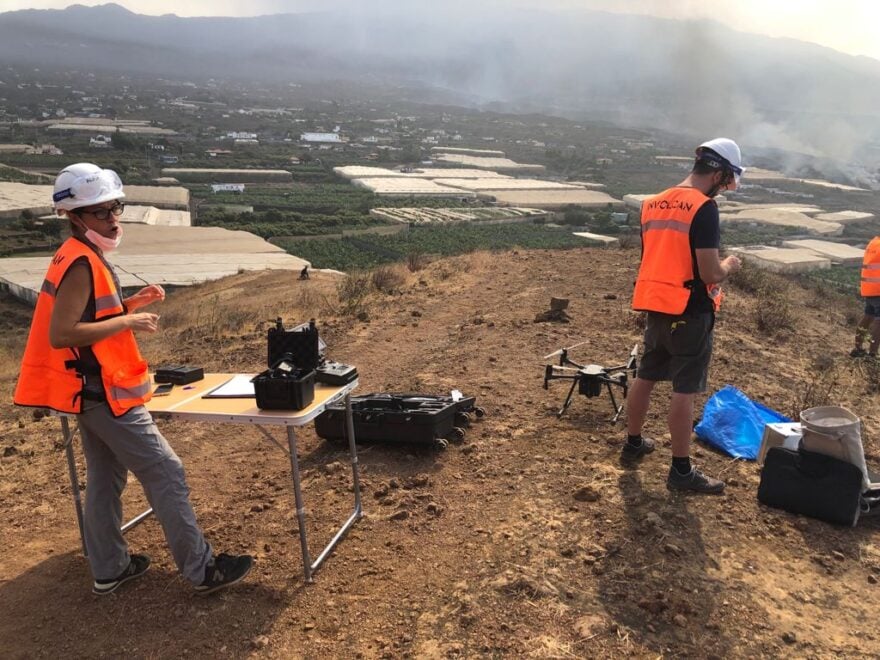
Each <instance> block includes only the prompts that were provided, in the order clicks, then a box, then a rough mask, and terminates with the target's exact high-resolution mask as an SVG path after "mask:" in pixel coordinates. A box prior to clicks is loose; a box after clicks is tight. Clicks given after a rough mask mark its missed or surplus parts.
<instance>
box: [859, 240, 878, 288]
mask: <svg viewBox="0 0 880 660" xmlns="http://www.w3.org/2000/svg"><path fill="white" fill-rule="evenodd" d="M861 292H862V295H863V296H865V297H866V298H870V297H873V296H880V236H875V237H874V238H873V239H871V242H870V243H868V247H866V248H865V257H864V258H863V259H862V286H861Z"/></svg>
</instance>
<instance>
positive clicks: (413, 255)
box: [406, 250, 428, 273]
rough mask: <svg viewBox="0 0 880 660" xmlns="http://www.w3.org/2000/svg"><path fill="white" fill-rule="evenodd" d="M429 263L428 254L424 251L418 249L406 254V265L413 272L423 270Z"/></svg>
mask: <svg viewBox="0 0 880 660" xmlns="http://www.w3.org/2000/svg"><path fill="white" fill-rule="evenodd" d="M427 265H428V256H427V255H426V254H425V253H424V252H419V251H418V250H416V251H413V252H410V253H409V254H408V255H406V267H407V268H408V269H409V272H411V273H415V272H416V271H419V270H422V269H423V268H424V267H425V266H427Z"/></svg>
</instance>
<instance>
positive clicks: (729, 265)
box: [721, 254, 742, 277]
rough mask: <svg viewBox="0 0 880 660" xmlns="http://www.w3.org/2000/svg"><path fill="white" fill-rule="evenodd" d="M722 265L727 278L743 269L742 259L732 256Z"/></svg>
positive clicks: (725, 259)
mask: <svg viewBox="0 0 880 660" xmlns="http://www.w3.org/2000/svg"><path fill="white" fill-rule="evenodd" d="M721 265H722V266H724V269H725V270H726V271H727V276H728V277H730V276H731V275H733V274H734V273H736V272H738V271H739V269H740V268H742V259H740V258H739V257H737V256H736V255H734V254H732V255H730V256H729V257H725V258H724V260H723V261H722V262H721Z"/></svg>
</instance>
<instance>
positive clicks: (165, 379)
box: [153, 365, 205, 385]
mask: <svg viewBox="0 0 880 660" xmlns="http://www.w3.org/2000/svg"><path fill="white" fill-rule="evenodd" d="M204 377H205V370H204V369H202V368H201V367H187V366H184V365H173V366H162V367H158V368H157V369H156V375H155V376H154V377H153V378H154V380H155V381H156V382H157V383H172V384H174V385H187V384H188V383H195V382H196V381H198V380H202V379H203V378H204Z"/></svg>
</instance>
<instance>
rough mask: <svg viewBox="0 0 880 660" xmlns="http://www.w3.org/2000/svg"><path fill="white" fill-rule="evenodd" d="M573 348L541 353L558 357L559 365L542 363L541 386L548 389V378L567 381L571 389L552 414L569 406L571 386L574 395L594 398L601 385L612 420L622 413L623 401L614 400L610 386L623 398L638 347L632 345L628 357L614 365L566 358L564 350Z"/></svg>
mask: <svg viewBox="0 0 880 660" xmlns="http://www.w3.org/2000/svg"><path fill="white" fill-rule="evenodd" d="M572 348H574V346H571V347H569V348H561V349H559V350H558V351H555V352H553V353H551V354H550V355H545V356H544V359H545V360H546V359H549V358H552V357H555V356H557V355H558V356H559V364H548V365H545V366H544V389H545V390H546V389H549V387H548V385H549V383H550V381H551V380H570V381H572V383H571V388H569V390H568V396H566V397H565V401H564V402H563V404H562V408H560V409H559V411H558V412H557V413H556V416H557V417H562V415H563V414H564V413H565V411H566V410H568V407H569V406H570V405H571V398H572V395H573V394H574V390H575V388H577V390H578V394H581V395H583V396H585V397H587V398H593V397H597V396H599V395H601V394H602V387H603V386H604V387H605V388H606V389H607V391H608V396H609V397H610V398H611V405H612V407H613V408H614V416H613V417H612V418H611V422H612V423H615V422H617V420H618V419H619V418H620V414H621V412H623V403H622V402H621V403H620V404H618V403H617V399H616V398H615V396H614V390H613V389H612V385H613V386H615V387H619V388H621V389H622V390H623V398H624V399H626V393H627V391H628V389H629V377H630V376H632V377H633V378H635V375H636V367H637V360H638V354H639V346H638V344H636V345H635V346H633V349H632V351H630V354H629V360H627V362H626V364H622V365H619V366H614V367H602V366H600V365H598V364H586V365H584V364H578V363H577V362H575V361H574V360H572V359H570V358H569V357H568V351H569V350H571V349H572Z"/></svg>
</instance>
